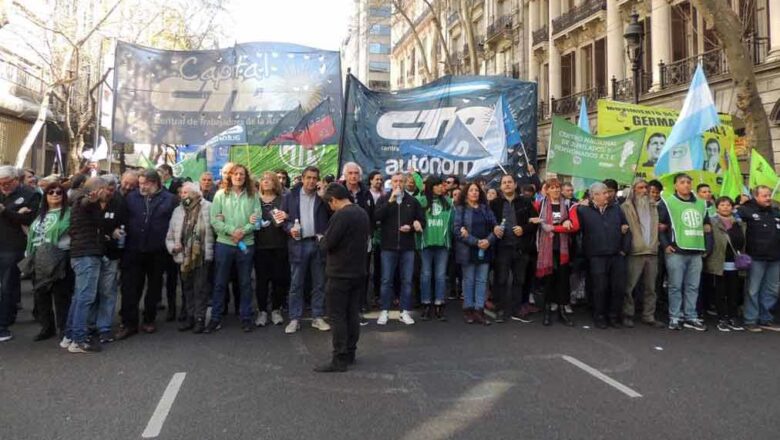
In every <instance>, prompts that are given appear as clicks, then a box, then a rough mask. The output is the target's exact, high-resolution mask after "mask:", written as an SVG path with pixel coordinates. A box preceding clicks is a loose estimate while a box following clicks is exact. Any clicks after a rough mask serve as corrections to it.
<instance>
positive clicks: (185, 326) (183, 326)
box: [178, 319, 195, 332]
mask: <svg viewBox="0 0 780 440" xmlns="http://www.w3.org/2000/svg"><path fill="white" fill-rule="evenodd" d="M193 328H195V321H194V320H192V319H188V320H186V321H183V322H180V323H179V327H178V330H179V331H180V332H186V331H189V330H192V329H193Z"/></svg>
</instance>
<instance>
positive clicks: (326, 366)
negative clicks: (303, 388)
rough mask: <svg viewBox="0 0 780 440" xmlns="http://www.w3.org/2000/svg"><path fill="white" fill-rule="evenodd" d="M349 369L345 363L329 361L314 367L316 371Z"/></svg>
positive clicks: (327, 371)
mask: <svg viewBox="0 0 780 440" xmlns="http://www.w3.org/2000/svg"><path fill="white" fill-rule="evenodd" d="M346 371H347V366H346V365H344V364H336V363H333V362H329V363H327V364H322V365H318V366H316V367H314V372H315V373H344V372H346Z"/></svg>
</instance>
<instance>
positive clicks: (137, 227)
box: [125, 189, 178, 252]
mask: <svg viewBox="0 0 780 440" xmlns="http://www.w3.org/2000/svg"><path fill="white" fill-rule="evenodd" d="M176 199H177V197H176V196H174V195H173V194H171V193H170V192H168V191H167V190H165V189H163V190H162V191H158V192H157V194H154V195H153V196H151V197H149V198H146V197H144V196H142V195H141V193H140V192H139V191H138V190H135V191H133V192H131V193H130V194H128V195H127V200H126V209H127V217H126V218H127V223H126V224H127V226H126V230H127V239H126V241H125V250H127V251H132V252H167V250H166V249H165V236H166V234H168V224H169V223H170V221H171V215H172V214H173V210H174V209H176V205H177V204H178V202H177V200H176Z"/></svg>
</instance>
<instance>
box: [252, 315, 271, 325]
mask: <svg viewBox="0 0 780 440" xmlns="http://www.w3.org/2000/svg"><path fill="white" fill-rule="evenodd" d="M266 324H268V312H260V313H258V314H257V318H256V319H255V327H265V325H266Z"/></svg>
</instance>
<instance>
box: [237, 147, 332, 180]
mask: <svg viewBox="0 0 780 440" xmlns="http://www.w3.org/2000/svg"><path fill="white" fill-rule="evenodd" d="M230 161H231V162H235V163H240V164H242V165H246V166H247V168H249V172H250V173H252V175H253V176H255V177H258V176H260V175H261V174H263V173H264V172H265V171H276V170H278V169H284V170H286V171H287V172H288V173H289V174H290V177H291V178H293V177H295V176H299V175H300V174H301V173H302V172H303V169H304V168H306V167H307V166H311V165H313V166H316V167H318V168H319V169H320V175H321V176H323V177H324V176H326V175H328V174H332V175H334V176H336V177H337V178H338V176H337V175H336V172H337V171H338V166H339V165H338V164H339V146H338V145H321V146H320V145H317V146H315V147H314V148H305V147H303V146H301V145H280V146H270V147H262V146H257V145H248V146H235V147H232V148H231V149H230Z"/></svg>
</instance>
